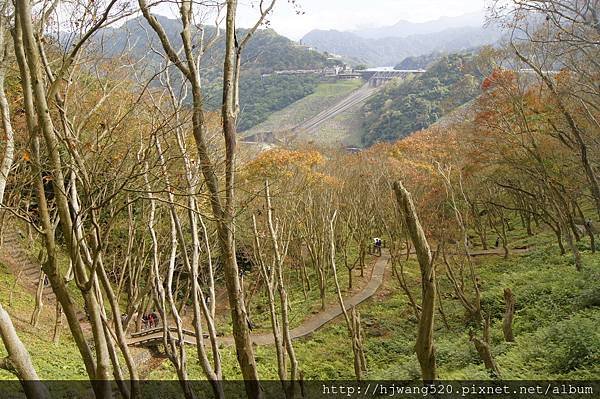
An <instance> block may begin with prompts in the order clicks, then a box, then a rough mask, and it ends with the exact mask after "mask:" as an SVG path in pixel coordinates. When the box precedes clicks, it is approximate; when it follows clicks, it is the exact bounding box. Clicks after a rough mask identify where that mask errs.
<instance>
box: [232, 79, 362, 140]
mask: <svg viewBox="0 0 600 399" xmlns="http://www.w3.org/2000/svg"><path fill="white" fill-rule="evenodd" d="M362 84H363V83H362V82H361V81H356V80H355V81H340V82H336V83H320V84H318V85H317V87H316V89H315V91H314V93H312V94H310V95H308V96H306V97H304V98H302V99H301V100H299V101H296V102H294V103H293V104H291V105H290V106H288V107H286V108H284V109H282V110H280V111H278V112H274V113H273V114H271V115H270V116H269V117H268V118H267V120H265V121H264V122H262V123H260V124H258V125H257V126H254V127H253V128H252V129H248V130H246V131H244V132H241V133H240V135H241V136H244V137H245V136H251V135H253V134H256V133H260V132H279V133H280V134H285V133H286V132H288V131H290V130H291V129H293V128H295V127H296V126H298V125H300V124H302V123H303V122H305V121H307V120H309V119H310V118H312V117H313V116H315V115H317V114H318V113H319V112H320V111H322V110H323V109H326V108H328V107H331V106H333V105H334V104H335V103H337V102H338V101H340V100H341V99H343V98H344V97H346V96H347V95H348V94H350V93H351V92H353V91H354V90H356V89H358V88H359V87H360V86H361V85H362Z"/></svg>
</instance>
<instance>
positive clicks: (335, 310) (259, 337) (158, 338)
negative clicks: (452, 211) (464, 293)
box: [128, 248, 529, 346]
mask: <svg viewBox="0 0 600 399" xmlns="http://www.w3.org/2000/svg"><path fill="white" fill-rule="evenodd" d="M528 251H529V248H519V249H511V250H510V253H511V254H524V253H527V252H528ZM411 255H414V253H412V252H411ZM470 255H471V256H472V257H478V256H490V255H492V256H494V255H497V256H502V255H504V251H503V250H502V248H498V249H490V250H480V251H471V252H470ZM389 259H390V257H389V254H388V252H387V251H384V252H383V254H382V256H381V257H380V258H379V259H377V262H376V263H375V266H374V267H373V271H372V273H371V279H370V280H369V282H368V283H367V285H366V286H365V287H364V288H363V289H362V290H360V291H359V292H357V293H356V294H354V295H352V296H351V297H349V298H344V305H345V306H346V309H350V308H352V307H353V306H357V305H358V304H360V303H361V302H364V301H365V300H367V299H369V298H370V297H372V296H373V295H374V294H375V292H377V290H378V289H379V287H380V286H381V284H382V283H383V276H384V273H385V267H386V265H387V264H388V262H389ZM342 313H343V312H342V308H341V307H340V305H339V303H338V302H336V303H332V304H330V305H329V306H327V307H326V308H325V310H323V311H321V312H319V313H317V314H314V315H312V316H310V317H309V318H308V319H306V320H305V321H304V322H303V323H302V324H301V325H300V326H298V327H296V328H294V329H292V330H291V331H290V334H291V336H292V339H298V338H302V337H305V336H307V335H309V334H312V333H313V332H315V331H316V330H318V329H319V328H321V327H323V326H324V325H325V324H327V323H329V322H330V321H332V320H334V319H335V318H337V317H338V316H340V315H341V314H342ZM171 330H172V331H175V330H174V329H171ZM251 335H252V341H253V342H254V344H255V345H272V344H273V342H274V338H273V334H272V333H260V334H251ZM162 336H163V332H162V328H161V327H159V328H157V329H156V330H153V331H147V332H142V333H136V334H133V336H132V337H131V338H130V339H129V340H128V344H129V345H132V346H135V345H145V344H149V343H155V342H162ZM184 341H185V343H186V344H190V345H196V339H195V336H194V333H193V332H191V331H184ZM219 343H220V344H223V345H233V344H234V342H233V337H232V336H227V337H222V338H220V339H219Z"/></svg>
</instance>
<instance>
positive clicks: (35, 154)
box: [13, 2, 96, 379]
mask: <svg viewBox="0 0 600 399" xmlns="http://www.w3.org/2000/svg"><path fill="white" fill-rule="evenodd" d="M25 3H27V2H19V3H18V5H22V6H24V7H25V6H27V5H28V4H25ZM25 14H26V16H25V17H24V19H26V20H27V19H28V20H29V21H31V12H30V8H29V12H27V10H25ZM21 19H22V18H19V16H18V12H17V13H16V15H15V27H14V30H13V42H14V48H15V55H16V59H17V63H18V65H19V71H20V75H21V87H22V89H23V102H24V105H25V115H26V122H27V130H28V131H29V134H30V141H31V153H32V159H33V162H32V164H33V165H34V174H35V192H36V197H37V199H38V208H39V209H38V212H39V216H40V221H41V224H42V226H43V229H44V230H43V231H44V243H45V246H46V252H47V254H48V259H47V260H46V262H45V265H46V267H47V270H44V272H45V273H46V274H47V275H48V278H49V280H50V283H51V284H52V290H53V291H54V294H55V295H56V298H57V300H58V301H60V303H61V306H62V308H63V310H64V312H65V315H66V319H67V322H68V324H69V327H70V329H71V333H72V335H73V339H74V340H75V342H76V344H77V347H78V349H79V351H80V353H81V356H82V359H83V362H84V364H85V368H86V371H87V373H88V375H89V377H90V379H94V378H95V375H96V362H95V360H94V358H93V357H92V353H91V350H90V347H89V345H88V344H87V342H86V340H85V337H84V335H83V331H82V330H81V326H80V324H79V320H78V317H77V313H76V310H75V304H74V302H73V299H72V298H71V297H70V295H69V293H68V291H67V289H66V286H65V283H64V279H63V276H62V275H61V274H60V273H59V270H58V265H57V259H56V256H55V252H56V242H55V240H54V226H53V225H52V222H51V220H50V215H49V208H48V203H47V201H46V197H45V191H44V184H43V182H42V175H41V170H40V168H39V165H40V159H41V158H40V153H39V152H40V151H39V148H40V143H39V142H40V140H39V135H38V133H37V131H38V127H37V123H36V113H35V109H34V103H33V94H32V82H31V76H30V74H29V70H28V68H27V61H26V56H25V51H24V46H23V32H22V27H21ZM29 23H30V22H29Z"/></svg>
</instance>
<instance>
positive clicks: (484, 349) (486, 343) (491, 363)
mask: <svg viewBox="0 0 600 399" xmlns="http://www.w3.org/2000/svg"><path fill="white" fill-rule="evenodd" d="M470 335H471V337H470V338H471V342H473V345H475V349H476V350H477V353H478V354H479V357H480V358H481V360H483V364H484V365H485V368H486V369H488V370H490V371H491V372H492V373H493V374H494V376H495V377H497V378H499V377H500V369H499V368H498V365H497V364H496V360H494V356H493V355H492V350H491V348H490V319H489V316H488V317H487V318H486V319H485V322H484V325H483V339H480V338H478V337H476V336H475V334H474V333H473V331H471V332H470Z"/></svg>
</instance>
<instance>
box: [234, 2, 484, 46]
mask: <svg viewBox="0 0 600 399" xmlns="http://www.w3.org/2000/svg"><path fill="white" fill-rule="evenodd" d="M253 2H254V3H256V0H240V5H241V6H240V11H239V17H240V18H239V21H240V22H239V23H240V24H241V25H242V26H248V25H250V24H251V21H252V20H253V18H255V13H256V11H253V10H252V8H251V7H250V5H251V4H252V3H253ZM297 3H298V4H300V6H301V9H302V11H303V12H304V13H305V14H304V15H296V13H295V12H294V9H293V7H292V6H290V5H289V3H288V0H278V5H277V6H276V8H275V12H274V15H273V17H272V18H271V20H272V23H271V26H272V28H273V29H275V30H276V31H277V32H278V33H280V34H282V35H285V36H287V37H289V38H291V39H294V40H298V39H300V38H302V36H304V35H305V34H306V33H308V32H309V31H311V30H313V29H337V30H353V29H356V28H358V27H365V26H385V25H392V24H394V23H396V22H398V21H399V20H407V21H412V22H425V21H430V20H434V19H438V18H440V17H443V16H447V17H453V16H458V15H462V14H466V13H471V12H476V11H482V10H483V9H484V0H297Z"/></svg>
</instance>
